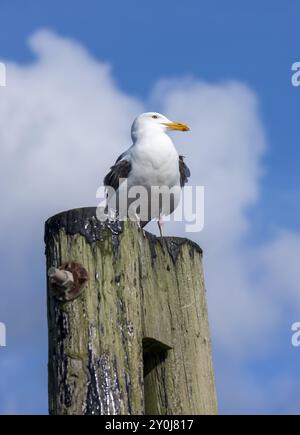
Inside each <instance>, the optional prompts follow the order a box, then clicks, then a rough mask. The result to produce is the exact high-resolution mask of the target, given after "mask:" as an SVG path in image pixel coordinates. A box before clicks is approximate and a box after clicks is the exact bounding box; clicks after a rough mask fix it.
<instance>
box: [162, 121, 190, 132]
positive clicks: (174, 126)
mask: <svg viewBox="0 0 300 435" xmlns="http://www.w3.org/2000/svg"><path fill="white" fill-rule="evenodd" d="M164 125H166V126H167V127H168V129H169V130H179V131H189V130H190V127H189V126H188V125H187V124H182V123H181V122H164Z"/></svg>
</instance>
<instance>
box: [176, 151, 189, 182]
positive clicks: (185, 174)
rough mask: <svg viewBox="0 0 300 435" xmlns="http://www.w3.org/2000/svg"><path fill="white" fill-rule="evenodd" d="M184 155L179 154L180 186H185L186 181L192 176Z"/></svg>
mask: <svg viewBox="0 0 300 435" xmlns="http://www.w3.org/2000/svg"><path fill="white" fill-rule="evenodd" d="M183 159H184V156H179V161H178V163H179V173H180V186H181V187H184V185H185V183H187V182H188V181H189V180H188V178H189V177H190V176H191V171H190V170H189V168H188V167H187V165H186V164H185V163H184V161H183Z"/></svg>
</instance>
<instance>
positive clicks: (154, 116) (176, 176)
mask: <svg viewBox="0 0 300 435" xmlns="http://www.w3.org/2000/svg"><path fill="white" fill-rule="evenodd" d="M172 130H177V131H189V130H190V128H189V127H188V125H187V124H183V123H180V122H174V121H170V120H169V119H168V118H167V117H166V116H164V115H162V114H160V113H157V112H147V113H142V114H141V115H139V116H138V117H137V118H136V119H135V120H134V122H133V124H132V127H131V137H132V142H133V143H132V145H131V147H130V148H128V149H127V150H126V151H125V152H123V153H122V154H121V155H120V156H119V157H118V158H117V160H116V162H115V164H114V165H113V166H111V168H110V171H109V172H108V174H107V175H106V176H105V178H104V186H105V187H106V192H107V209H108V210H109V211H113V216H118V218H119V219H122V217H125V215H126V216H130V217H132V216H134V217H135V219H136V220H137V222H138V224H139V226H140V228H143V227H144V226H145V225H146V224H147V223H148V222H150V221H151V220H153V219H156V220H157V222H158V227H159V231H160V235H161V237H162V236H163V217H164V216H167V215H169V214H171V213H173V211H174V210H175V208H176V207H177V206H178V204H179V201H180V193H181V189H182V188H183V187H184V185H185V183H187V181H188V178H189V177H190V175H191V174H190V170H189V168H188V167H187V165H186V164H185V163H184V160H183V159H184V156H182V155H179V154H178V152H177V151H176V148H175V146H174V144H173V141H172V140H171V138H170V137H169V135H168V132H170V131H172ZM144 194H146V195H144ZM124 204H125V206H124ZM121 209H122V211H121ZM145 210H146V213H145ZM142 211H143V212H142Z"/></svg>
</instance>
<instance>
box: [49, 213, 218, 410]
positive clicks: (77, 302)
mask: <svg viewBox="0 0 300 435" xmlns="http://www.w3.org/2000/svg"><path fill="white" fill-rule="evenodd" d="M45 242H46V256H47V268H49V267H60V266H61V265H62V264H65V263H67V262H75V263H79V264H81V265H82V266H83V267H84V268H85V269H86V271H87V273H88V281H87V283H86V284H85V286H84V288H83V290H82V292H81V294H80V295H79V296H78V297H77V298H76V299H74V300H72V301H68V302H61V301H59V300H58V299H57V297H56V296H55V293H53V292H52V291H51V284H50V283H49V280H48V325H49V411H50V413H51V414H106V415H107V414H133V415H134V414H144V413H146V414H169V415H171V414H215V413H216V412H217V405H216V394H215V386H214V375H213V368H212V361H211V344H210V336H209V328H208V319H207V307H206V302H205V287H204V279H203V272H202V252H201V249H200V248H199V247H198V246H197V245H196V244H194V243H192V242H191V241H189V240H187V239H182V238H174V237H166V238H164V239H163V240H162V239H160V238H156V237H155V236H153V235H151V234H148V233H146V235H144V234H143V232H142V231H140V230H139V229H138V228H137V226H136V224H134V223H132V222H127V223H125V224H124V225H123V224H122V225H121V224H120V223H115V224H107V223H105V224H104V223H100V222H99V221H98V220H97V219H96V216H95V208H84V209H77V210H71V211H68V212H63V213H61V214H59V215H56V216H54V217H52V218H50V219H49V220H48V221H47V222H46V227H45Z"/></svg>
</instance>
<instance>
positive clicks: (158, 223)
mask: <svg viewBox="0 0 300 435" xmlns="http://www.w3.org/2000/svg"><path fill="white" fill-rule="evenodd" d="M157 225H158V228H159V232H160V237H163V228H164V221H163V218H162V216H161V215H159V219H158V221H157Z"/></svg>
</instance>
